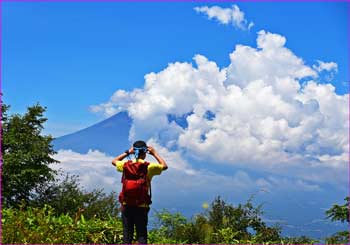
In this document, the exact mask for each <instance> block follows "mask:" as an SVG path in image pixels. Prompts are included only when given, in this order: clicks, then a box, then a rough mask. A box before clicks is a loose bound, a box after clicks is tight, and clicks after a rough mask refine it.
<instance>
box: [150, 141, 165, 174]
mask: <svg viewBox="0 0 350 245" xmlns="http://www.w3.org/2000/svg"><path fill="white" fill-rule="evenodd" d="M147 150H148V152H149V154H151V155H152V156H153V157H154V158H155V159H156V160H157V161H158V163H159V164H160V165H162V167H163V170H166V169H168V165H167V164H166V162H165V160H164V159H163V158H162V157H161V156H160V155H159V154H158V153H157V152H156V150H155V149H154V148H153V147H152V146H148V147H147Z"/></svg>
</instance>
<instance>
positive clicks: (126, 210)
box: [112, 140, 168, 244]
mask: <svg viewBox="0 0 350 245" xmlns="http://www.w3.org/2000/svg"><path fill="white" fill-rule="evenodd" d="M147 153H149V154H150V155H152V156H153V157H154V158H155V159H156V160H157V161H158V163H149V162H147V161H145V158H146V155H147ZM130 154H134V156H135V159H134V160H131V158H130V156H129V155H130ZM125 157H129V160H127V161H123V159H124V158H125ZM112 164H113V165H114V166H115V167H116V168H117V170H118V171H120V172H123V176H122V184H123V186H122V191H121V192H120V194H119V202H120V203H121V210H122V221H123V242H124V243H127V244H131V243H132V240H133V235H134V226H136V239H137V241H138V242H139V243H140V244H147V223H148V212H149V209H150V208H149V205H150V204H151V203H152V201H151V195H152V192H151V180H152V177H153V176H155V175H159V174H161V172H162V171H163V170H166V169H167V168H168V166H167V164H166V162H165V161H164V159H163V158H162V157H161V156H159V155H158V153H157V152H156V151H155V149H154V148H153V147H152V146H147V145H146V143H145V142H144V141H141V140H139V141H136V142H135V143H134V144H133V145H132V147H131V148H130V149H129V150H126V151H125V152H124V153H122V154H120V155H119V156H117V157H116V158H114V159H113V161H112Z"/></svg>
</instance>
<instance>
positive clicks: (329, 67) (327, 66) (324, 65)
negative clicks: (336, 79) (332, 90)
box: [312, 60, 338, 72]
mask: <svg viewBox="0 0 350 245" xmlns="http://www.w3.org/2000/svg"><path fill="white" fill-rule="evenodd" d="M317 63H318V64H317V65H313V66H312V68H314V69H315V70H316V71H318V72H321V71H328V72H331V71H334V72H338V64H337V63H335V62H323V61H321V60H317Z"/></svg>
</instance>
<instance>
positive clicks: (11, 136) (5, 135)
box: [1, 104, 58, 207]
mask: <svg viewBox="0 0 350 245" xmlns="http://www.w3.org/2000/svg"><path fill="white" fill-rule="evenodd" d="M8 109H9V106H7V105H3V106H2V118H1V122H2V149H1V152H2V156H3V169H2V198H3V203H4V204H5V206H7V207H10V206H18V204H19V203H20V202H21V200H25V201H28V200H30V197H31V195H32V194H33V193H34V192H35V191H36V190H37V188H38V187H39V186H41V185H43V184H44V183H46V182H47V181H50V180H53V179H54V176H55V174H56V171H55V170H53V169H52V168H50V166H49V165H50V164H52V163H57V162H58V161H56V160H55V159H53V158H52V156H53V154H55V151H54V150H53V146H52V144H51V142H52V139H53V138H52V137H51V136H45V135H42V129H43V124H44V123H45V122H46V120H47V119H46V118H45V117H44V115H43V114H44V112H45V110H46V108H44V107H42V106H40V105H39V104H36V105H34V106H31V107H28V108H27V112H26V113H25V114H24V115H20V114H13V115H10V116H8V114H7V112H8Z"/></svg>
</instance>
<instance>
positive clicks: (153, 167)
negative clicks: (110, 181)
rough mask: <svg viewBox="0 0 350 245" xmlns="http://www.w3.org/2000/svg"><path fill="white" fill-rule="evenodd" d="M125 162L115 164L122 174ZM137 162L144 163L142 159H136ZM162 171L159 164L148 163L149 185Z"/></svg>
mask: <svg viewBox="0 0 350 245" xmlns="http://www.w3.org/2000/svg"><path fill="white" fill-rule="evenodd" d="M126 162H127V161H117V162H116V168H117V170H118V171H119V172H123V168H124V164H125V163H126ZM132 162H134V163H136V159H134V160H132ZM138 162H140V163H144V162H145V161H144V160H142V159H138ZM162 171H163V166H162V165H160V164H159V163H152V162H151V163H150V164H149V165H148V167H147V180H148V182H149V183H151V180H152V178H153V176H155V175H160V174H161V173H162ZM139 207H148V205H146V204H142V205H139Z"/></svg>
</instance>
